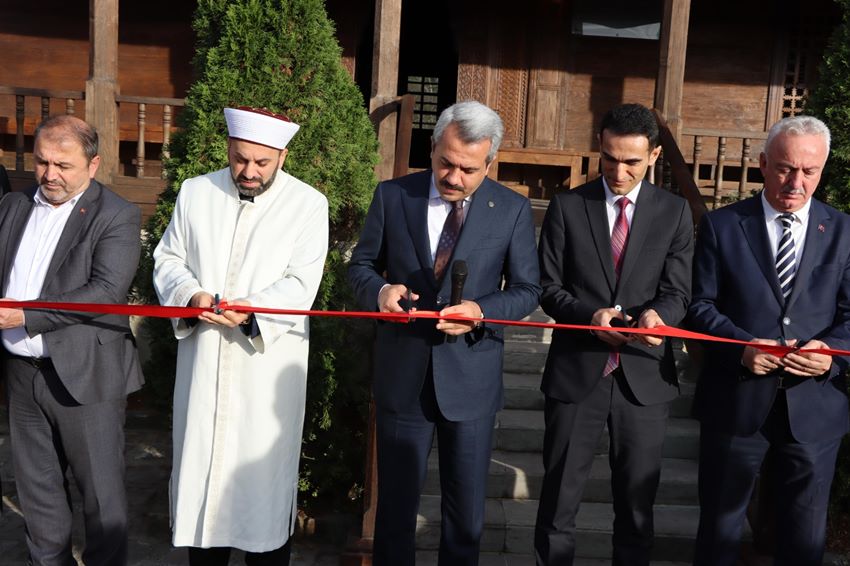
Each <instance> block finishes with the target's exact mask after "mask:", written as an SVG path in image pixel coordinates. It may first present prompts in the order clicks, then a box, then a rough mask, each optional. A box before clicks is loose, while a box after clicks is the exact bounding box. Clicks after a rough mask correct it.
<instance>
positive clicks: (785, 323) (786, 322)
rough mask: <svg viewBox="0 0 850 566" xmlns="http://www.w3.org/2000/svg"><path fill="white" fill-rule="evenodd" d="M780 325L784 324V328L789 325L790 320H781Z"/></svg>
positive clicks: (786, 318)
mask: <svg viewBox="0 0 850 566" xmlns="http://www.w3.org/2000/svg"><path fill="white" fill-rule="evenodd" d="M782 324H784V325H785V326H788V325H789V324H791V319H790V318H788V317H787V316H786V317H785V318H783V319H782Z"/></svg>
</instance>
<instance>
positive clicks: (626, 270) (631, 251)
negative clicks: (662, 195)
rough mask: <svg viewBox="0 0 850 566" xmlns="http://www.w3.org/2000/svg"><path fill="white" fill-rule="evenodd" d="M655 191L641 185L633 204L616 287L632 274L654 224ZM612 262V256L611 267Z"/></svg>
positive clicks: (651, 187)
mask: <svg viewBox="0 0 850 566" xmlns="http://www.w3.org/2000/svg"><path fill="white" fill-rule="evenodd" d="M656 190H657V189H656V188H655V187H654V186H652V185H650V184H649V183H642V185H641V190H640V193H639V194H638V200H637V202H636V203H635V213H634V216H632V224H631V226H629V241H628V244H626V251H625V255H624V256H623V266H622V268H621V269H620V279H619V281H618V287H619V285H620V284H621V283H622V282H624V281H627V280H628V278H629V274H630V273H631V272H632V268H634V267H635V266H636V265H637V264H638V259H639V258H640V255H641V249H643V243H644V242H645V241H646V237H647V235H648V234H649V232H650V230H651V228H652V225H653V223H654V222H655V212H656V207H655V204H656V200H655V197H656V194H655V191H656ZM613 262H614V259H613V256H612V258H611V263H612V265H613Z"/></svg>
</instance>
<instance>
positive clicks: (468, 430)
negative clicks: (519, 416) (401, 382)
mask: <svg viewBox="0 0 850 566" xmlns="http://www.w3.org/2000/svg"><path fill="white" fill-rule="evenodd" d="M470 402H474V400H470ZM494 420H495V415H488V416H486V417H483V418H481V419H476V420H470V421H449V420H446V418H445V417H443V416H442V414H441V413H440V410H439V407H438V406H437V401H436V395H435V393H434V380H433V374H432V371H431V370H430V369H429V371H428V376H427V378H426V380H425V384H424V386H423V388H422V393H421V394H420V403H419V404H418V406H416V407H414V408H412V409H411V410H410V411H408V412H404V413H390V412H387V411H383V410H381V409H380V408H379V409H378V411H377V417H376V438H377V450H378V504H377V512H376V517H375V540H374V545H373V558H372V563H373V564H374V565H375V566H413V565H414V564H415V561H416V540H415V539H416V516H417V512H418V510H419V498H420V494H421V492H422V488H423V486H424V483H425V472H426V468H427V464H428V455H429V453H430V451H431V445H432V442H433V438H434V432H435V431H436V433H437V446H438V450H439V459H440V491H441V499H440V515H441V524H440V550H439V558H438V564H439V566H476V565H477V564H478V554H479V546H480V540H481V534H482V532H483V530H484V500H485V490H486V487H487V475H488V471H489V469H490V452H491V448H492V437H493V424H494Z"/></svg>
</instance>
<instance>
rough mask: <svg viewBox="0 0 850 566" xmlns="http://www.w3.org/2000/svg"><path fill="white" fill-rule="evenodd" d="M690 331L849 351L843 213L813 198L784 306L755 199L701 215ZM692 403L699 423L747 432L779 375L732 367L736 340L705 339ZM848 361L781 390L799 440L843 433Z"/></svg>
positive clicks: (736, 363) (849, 234) (848, 246)
mask: <svg viewBox="0 0 850 566" xmlns="http://www.w3.org/2000/svg"><path fill="white" fill-rule="evenodd" d="M689 320H690V326H691V328H692V329H693V330H696V331H698V332H704V333H707V334H712V335H715V336H720V337H724V338H734V339H737V340H745V341H749V340H751V339H753V338H770V339H779V338H784V339H794V338H796V339H798V340H800V341H801V342H806V341H807V340H811V339H818V340H822V341H824V342H825V343H826V344H827V345H829V346H830V347H831V348H834V349H841V350H848V349H850V216H847V215H846V214H842V213H841V212H839V211H837V210H835V209H834V208H832V207H829V206H827V205H825V204H823V203H821V202H818V201H816V200H814V199H813V200H812V204H811V209H810V214H809V224H808V227H807V230H806V242H805V247H804V249H803V255H802V257H801V258H799V263H798V266H797V275H796V278H795V281H794V288H793V291H792V292H791V295H790V296H789V298H788V301H787V304H786V302H785V301H783V299H782V294H781V292H780V288H779V279H778V277H777V275H776V268H775V250H772V249H771V246H770V241H769V239H768V235H767V227H766V225H765V218H764V210H763V207H762V202H761V196H756V197H753V198H749V199H746V200H743V201H740V202H737V203H735V204H732V205H729V206H726V207H724V208H721V209H719V210H716V211H713V212H711V213H709V214H706V215H705V216H704V217H703V219H702V222H701V223H700V228H699V237H698V238H697V250H696V255H695V259H694V299H693V303H692V304H691V307H690V310H689ZM705 348H706V355H705V362H704V365H703V371H702V375H701V377H700V381H699V384H698V385H697V394H696V400H695V409H696V413H697V416H699V417H700V420H701V421H702V423H703V426H711V427H714V428H716V429H719V430H722V431H725V432H728V433H731V434H738V435H751V434H753V433H755V432H756V431H757V430H758V429H759V428H760V427H761V426H762V424H763V423H764V422H765V419H766V418H767V416H768V413H769V411H770V408H771V406H772V405H773V401H774V398H775V396H776V391H777V384H778V380H777V378H776V376H775V375H773V376H756V375H754V374H752V373H750V372H749V371H748V370H747V369H746V368H744V367H743V366H742V365H741V356H742V354H743V350H744V346H737V345H724V344H716V343H706V345H705ZM846 367H847V359H845V358H833V364H832V368H831V369H830V370H829V372H827V373H826V374H825V375H823V376H821V377H819V378H816V379H807V380H804V381H802V382H801V383H799V384H797V385H795V386H793V387H791V388H789V389H788V390H787V392H786V393H787V399H788V416H789V420H790V425H791V433H792V434H793V436H794V438H795V439H796V440H797V441H799V442H810V441H815V440H826V439H830V438H834V437H838V436H841V435H843V434H844V433H846V432H847V430H848V413H847V410H848V407H847V396H846V394H845V385H844V377H843V372H844V370H845V369H846Z"/></svg>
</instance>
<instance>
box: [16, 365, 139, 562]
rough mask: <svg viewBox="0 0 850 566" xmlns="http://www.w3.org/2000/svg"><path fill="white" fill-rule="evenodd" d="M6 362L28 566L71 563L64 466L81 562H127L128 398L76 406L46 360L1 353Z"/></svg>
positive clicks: (67, 499)
mask: <svg viewBox="0 0 850 566" xmlns="http://www.w3.org/2000/svg"><path fill="white" fill-rule="evenodd" d="M4 366H5V368H6V378H7V383H8V393H9V399H8V403H9V428H10V433H11V441H12V458H13V460H14V469H15V484H16V486H17V491H18V498H19V501H20V505H21V510H22V511H23V514H24V522H25V525H26V539H27V548H28V550H29V555H30V560H31V561H32V564H34V565H36V566H76V561H75V560H74V558H73V556H72V555H71V523H72V511H71V499H70V492H69V486H68V478H67V476H66V472H67V470H68V468H70V469H71V472H72V474H73V477H74V481H75V483H76V486H77V488H78V489H79V491H80V494H81V495H82V499H83V515H84V519H85V541H86V542H85V549H84V551H83V555H82V558H83V561H84V562H85V564H86V565H87V566H106V565H109V566H112V565H117V566H121V565H124V564H126V563H127V498H126V494H125V491H124V415H125V408H126V399H123V398H122V399H116V400H110V401H103V402H100V403H93V404H87V405H80V404H79V403H77V402H76V401H75V400H74V399H73V398H72V397H71V395H70V393H68V390H67V389H65V387H64V385H63V384H62V382H61V380H60V379H59V377H58V375H57V374H56V370H55V368H54V367H53V365H52V364H51V363H50V361H49V360H41V361H36V360H28V359H27V358H18V357H7V358H6V359H5V360H4ZM102 377H103V378H104V379H109V378H114V377H115V376H102Z"/></svg>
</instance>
